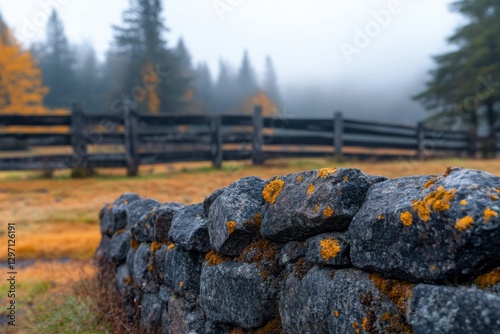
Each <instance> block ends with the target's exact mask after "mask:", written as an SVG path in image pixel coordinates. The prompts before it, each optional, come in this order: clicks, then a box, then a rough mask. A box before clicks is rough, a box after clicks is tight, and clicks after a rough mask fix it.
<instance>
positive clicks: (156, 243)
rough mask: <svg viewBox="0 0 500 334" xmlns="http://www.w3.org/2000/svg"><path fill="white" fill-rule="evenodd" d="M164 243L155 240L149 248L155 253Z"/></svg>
mask: <svg viewBox="0 0 500 334" xmlns="http://www.w3.org/2000/svg"><path fill="white" fill-rule="evenodd" d="M161 245H162V243H161V242H156V241H153V242H152V243H151V246H149V250H150V251H151V253H154V252H156V251H157V250H158V249H160V247H161Z"/></svg>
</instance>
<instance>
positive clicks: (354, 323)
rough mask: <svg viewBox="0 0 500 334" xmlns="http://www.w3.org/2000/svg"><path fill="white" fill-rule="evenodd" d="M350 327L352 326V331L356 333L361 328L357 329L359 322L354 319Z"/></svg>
mask: <svg viewBox="0 0 500 334" xmlns="http://www.w3.org/2000/svg"><path fill="white" fill-rule="evenodd" d="M351 327H352V329H354V332H356V333H359V332H360V331H361V330H360V329H359V323H358V322H357V321H356V322H353V323H352V324H351Z"/></svg>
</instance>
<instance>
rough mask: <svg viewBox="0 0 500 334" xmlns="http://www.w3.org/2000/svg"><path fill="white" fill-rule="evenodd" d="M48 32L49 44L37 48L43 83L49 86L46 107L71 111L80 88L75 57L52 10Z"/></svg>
mask: <svg viewBox="0 0 500 334" xmlns="http://www.w3.org/2000/svg"><path fill="white" fill-rule="evenodd" d="M46 30H47V31H46V34H47V36H46V41H45V42H44V43H42V44H41V45H40V46H38V47H37V48H35V50H36V57H37V59H38V62H39V64H40V68H41V69H42V74H43V75H42V76H43V83H44V85H46V86H47V87H49V93H48V94H47V96H46V97H45V105H47V106H49V107H52V108H68V107H69V106H70V105H71V102H72V100H74V99H75V97H76V94H77V88H78V87H77V85H76V80H75V79H76V76H75V70H74V68H73V64H74V61H75V58H74V54H73V51H72V50H71V47H70V45H69V43H68V39H67V38H66V35H65V34H64V27H63V24H62V22H61V20H60V19H59V16H58V14H57V12H56V11H55V10H53V11H52V14H51V16H50V18H49V21H48V23H47V28H46Z"/></svg>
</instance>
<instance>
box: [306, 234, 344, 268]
mask: <svg viewBox="0 0 500 334" xmlns="http://www.w3.org/2000/svg"><path fill="white" fill-rule="evenodd" d="M304 248H305V258H306V260H307V261H309V262H311V263H315V264H321V265H331V266H348V265H350V264H351V258H350V256H349V251H350V237H349V233H348V232H344V233H341V232H334V233H323V234H320V235H317V236H315V237H312V238H309V239H307V240H306V243H305V247H304Z"/></svg>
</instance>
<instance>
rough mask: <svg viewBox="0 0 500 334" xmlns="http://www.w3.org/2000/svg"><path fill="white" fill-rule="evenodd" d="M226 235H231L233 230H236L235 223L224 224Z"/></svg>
mask: <svg viewBox="0 0 500 334" xmlns="http://www.w3.org/2000/svg"><path fill="white" fill-rule="evenodd" d="M226 228H227V233H229V234H233V232H234V230H236V222H234V221H232V220H230V221H228V222H227V223H226Z"/></svg>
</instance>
